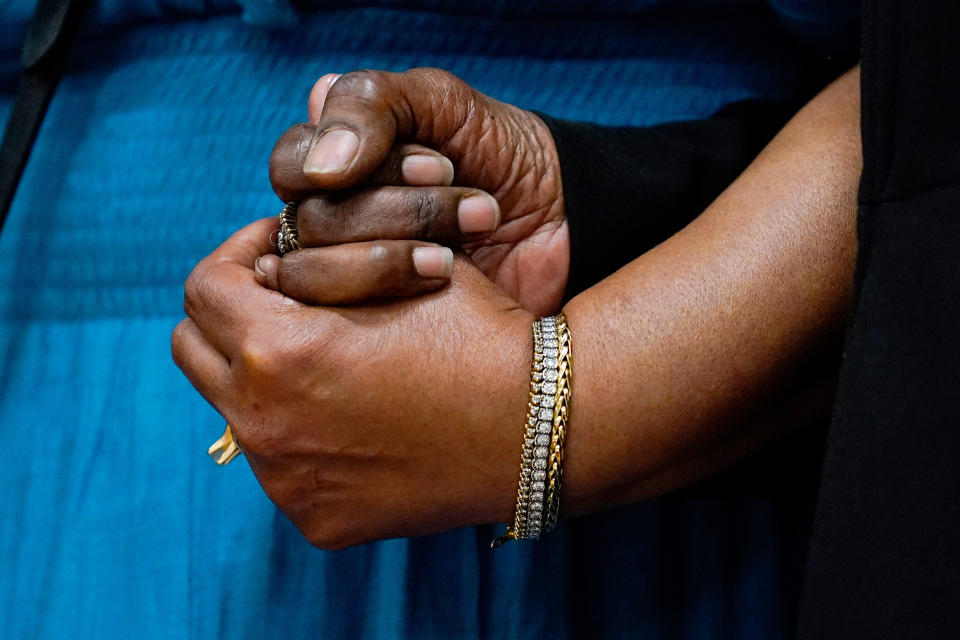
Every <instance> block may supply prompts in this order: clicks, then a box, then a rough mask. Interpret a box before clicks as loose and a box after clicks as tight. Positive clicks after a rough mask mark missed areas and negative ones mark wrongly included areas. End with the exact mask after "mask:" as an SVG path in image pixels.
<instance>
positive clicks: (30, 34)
mask: <svg viewBox="0 0 960 640" xmlns="http://www.w3.org/2000/svg"><path fill="white" fill-rule="evenodd" d="M86 4H87V0H39V2H38V3H37V8H36V10H35V11H34V13H33V18H32V19H31V21H30V26H29V27H28V28H27V36H26V39H25V40H24V43H23V51H22V54H21V62H22V63H23V75H22V76H21V77H20V83H19V85H18V86H17V96H16V98H15V100H14V103H13V111H12V112H11V114H10V120H9V121H8V122H7V129H6V131H5V132H4V134H3V142H2V143H0V231H2V230H3V223H4V222H6V219H7V212H8V211H9V210H10V203H11V202H13V194H14V193H16V190H17V184H18V183H19V182H20V176H21V175H22V174H23V168H24V167H25V166H26V164H27V158H29V157H30V148H31V147H32V146H33V141H34V139H35V138H36V136H37V131H38V130H39V129H40V123H41V122H43V116H44V113H46V111H47V105H48V104H49V103H50V98H51V97H52V96H53V92H54V90H55V89H56V87H57V82H58V81H59V80H60V76H61V74H62V73H63V68H64V66H65V65H66V59H67V51H68V50H69V45H70V40H72V36H73V35H74V33H75V32H76V27H77V24H78V23H79V22H80V17H81V14H82V13H83V8H84V6H85V5H86Z"/></svg>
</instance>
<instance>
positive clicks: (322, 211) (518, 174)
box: [270, 69, 570, 315]
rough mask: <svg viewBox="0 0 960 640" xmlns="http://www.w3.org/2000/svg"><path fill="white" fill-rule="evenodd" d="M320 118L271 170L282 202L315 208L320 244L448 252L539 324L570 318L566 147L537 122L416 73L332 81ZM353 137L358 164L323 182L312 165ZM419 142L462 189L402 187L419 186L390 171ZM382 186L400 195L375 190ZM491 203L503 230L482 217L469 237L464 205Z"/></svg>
mask: <svg viewBox="0 0 960 640" xmlns="http://www.w3.org/2000/svg"><path fill="white" fill-rule="evenodd" d="M331 79H333V80H335V82H333V83H332V86H331V83H330V80H331ZM310 117H311V122H310V123H308V124H304V125H298V126H296V127H293V128H291V129H290V130H288V131H287V132H286V133H285V134H284V135H283V137H282V138H281V139H280V141H279V142H278V143H277V146H276V148H275V150H274V153H273V157H272V158H271V162H270V177H271V181H272V182H273V186H274V190H275V191H276V192H277V195H279V196H280V198H281V199H283V200H294V201H300V200H303V199H305V200H304V202H303V204H302V205H301V211H302V214H301V220H302V222H301V225H302V226H303V229H304V233H306V234H307V239H308V240H309V244H311V245H319V244H336V243H340V242H354V241H360V240H382V239H410V238H417V239H420V240H435V241H438V242H443V243H446V244H450V245H453V246H458V247H462V248H463V250H464V251H465V252H466V254H467V255H469V256H470V258H471V260H472V261H473V263H474V264H476V265H477V267H478V268H479V269H480V270H481V271H482V272H483V273H484V274H485V275H486V276H487V277H488V278H490V280H492V281H493V282H494V283H496V284H497V285H498V286H499V287H500V288H501V289H503V290H504V291H505V292H506V293H507V294H508V295H509V296H511V297H512V298H514V299H515V300H517V301H519V302H520V304H521V305H522V306H523V307H524V308H525V309H527V310H529V311H530V312H531V313H535V314H539V315H545V314H548V313H552V312H554V311H556V309H557V308H559V305H560V302H561V300H562V297H563V290H564V286H565V285H566V280H567V273H568V271H569V266H570V243H569V235H568V230H567V222H566V218H565V216H564V212H563V190H562V186H561V180H560V165H559V160H558V157H557V151H556V147H555V146H554V143H553V137H552V136H551V135H550V131H549V129H547V126H546V125H545V124H544V123H543V121H542V120H540V118H538V117H537V116H536V115H535V114H533V113H531V112H529V111H524V110H522V109H518V108H517V107H514V106H513V105H509V104H505V103H503V102H500V101H498V100H494V99H493V98H490V97H488V96H485V95H483V94H482V93H480V92H478V91H477V90H475V89H473V88H472V87H470V86H469V85H467V84H466V83H464V82H463V81H462V80H460V79H459V78H456V77H455V76H453V75H451V74H450V73H448V72H446V71H442V70H439V69H412V70H410V71H407V72H405V73H388V72H383V71H358V72H353V73H349V74H346V75H344V76H341V77H337V76H332V75H329V76H324V77H323V78H321V79H320V80H319V81H318V82H317V84H316V86H315V87H314V90H313V91H312V92H311V96H310ZM344 131H350V132H354V133H356V134H357V136H358V139H359V143H358V146H357V150H356V153H355V155H354V156H353V158H352V160H350V161H349V162H348V163H347V164H346V166H344V167H342V168H341V169H340V170H339V171H330V172H320V171H318V170H317V169H318V167H317V166H316V164H315V163H311V162H310V158H309V154H310V152H311V150H313V149H316V147H317V146H318V142H319V139H320V137H321V134H330V133H334V134H337V135H340V134H341V133H342V132H344ZM410 143H414V144H418V145H425V146H426V147H427V148H429V149H435V150H436V151H438V152H440V154H442V155H443V156H445V157H446V158H449V160H450V161H451V163H452V166H453V169H454V175H453V186H445V185H443V184H440V183H439V182H436V181H433V182H431V181H430V180H429V178H427V177H426V176H420V177H419V179H418V180H417V181H416V183H417V184H419V185H424V184H432V185H435V186H429V187H424V188H418V189H411V188H410V187H408V186H401V185H408V184H411V182H410V180H405V179H400V180H398V179H397V178H396V170H395V169H393V170H391V169H390V167H396V166H397V165H398V164H402V159H401V160H400V161H399V162H398V158H402V156H403V155H404V154H403V152H402V151H401V147H402V145H403V144H410ZM421 148H422V147H421ZM439 173H440V172H439V171H438V172H435V173H434V175H439ZM385 175H386V177H385ZM383 184H389V185H396V186H392V187H391V188H387V189H370V187H371V186H373V185H377V186H379V185H383ZM355 188H361V189H364V188H365V190H362V191H360V193H358V194H355V195H349V196H347V198H346V200H345V199H344V196H343V195H338V194H339V193H340V192H342V191H343V190H345V189H355ZM318 191H320V192H321V194H320V195H318V194H317V192H318ZM331 192H335V193H331ZM487 194H489V195H490V196H492V197H493V200H492V201H491V202H492V203H493V204H492V206H491V208H497V209H499V211H498V212H497V213H496V215H494V216H493V217H494V218H495V219H494V220H493V221H492V222H491V223H490V224H487V225H484V224H482V223H481V221H482V219H483V215H482V211H474V214H475V215H473V216H468V219H469V220H470V222H471V224H470V225H468V226H467V230H466V231H464V230H463V229H462V228H461V227H462V226H463V225H462V224H458V220H460V221H462V220H463V216H459V215H458V212H457V206H458V204H459V203H460V202H462V201H463V200H464V199H465V198H467V197H469V196H471V195H474V196H481V197H482V196H485V195H487ZM481 208H482V207H480V206H479V203H478V206H477V207H475V209H481ZM383 211H391V215H389V216H383V215H382V212H383ZM345 212H348V214H347V215H345Z"/></svg>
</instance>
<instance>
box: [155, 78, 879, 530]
mask: <svg viewBox="0 0 960 640" xmlns="http://www.w3.org/2000/svg"><path fill="white" fill-rule="evenodd" d="M353 86H354V85H353V84H351V83H347V85H346V88H350V87H353ZM359 86H360V87H366V88H369V86H368V85H366V84H365V83H363V82H361V83H360V84H359ZM336 88H337V87H336V84H334V85H333V88H332V89H331V94H332V93H333V91H334V90H336ZM858 94H859V74H858V71H857V70H854V71H852V72H850V73H848V74H846V75H845V76H844V77H842V78H841V79H839V80H838V81H836V82H835V83H833V84H832V85H831V86H830V87H828V88H827V89H825V90H824V91H823V92H822V93H821V95H819V96H817V97H816V98H815V99H814V100H813V101H811V103H810V104H808V105H807V106H806V107H804V109H802V110H801V111H800V113H798V114H797V116H796V117H795V118H794V119H793V120H792V121H791V122H790V123H789V124H788V125H787V126H786V127H785V128H784V130H783V131H782V132H781V133H780V134H779V135H778V136H777V137H776V138H775V139H774V140H773V141H772V142H771V144H770V145H769V146H768V147H767V149H765V150H764V152H763V153H762V154H761V155H760V156H759V157H758V158H757V159H756V160H755V161H754V163H753V164H752V165H751V166H750V167H749V168H748V169H747V170H746V171H745V172H744V174H743V175H742V176H740V178H738V179H737V180H736V181H735V182H734V183H733V184H732V185H731V186H730V187H729V188H728V189H727V190H726V191H725V192H724V193H723V194H722V195H721V196H720V197H719V198H718V199H717V201H716V202H714V203H713V204H712V205H711V206H710V207H708V209H707V210H706V211H704V212H703V214H702V215H701V216H699V217H698V218H697V220H696V221H694V222H693V223H692V224H691V225H689V226H688V227H687V228H685V229H684V230H682V231H681V232H679V233H678V234H676V235H675V236H674V237H672V238H670V239H669V240H667V241H666V242H664V243H663V244H662V245H660V246H659V247H657V248H655V249H654V250H652V251H650V252H648V253H647V254H645V255H643V256H641V257H640V258H638V259H637V260H635V261H633V262H632V263H630V264H629V265H627V266H625V267H624V268H623V269H621V270H619V271H618V272H617V273H615V274H613V275H612V276H611V277H609V278H607V279H606V280H604V281H603V282H601V283H600V284H598V285H597V286H595V287H593V288H591V289H589V290H588V291H586V292H584V293H582V294H581V295H579V296H577V297H576V298H575V299H574V300H572V301H571V302H570V303H569V304H568V305H567V306H566V307H565V312H566V314H567V317H568V321H569V324H570V327H571V332H572V335H573V354H574V356H573V357H574V376H575V377H574V396H573V400H572V406H571V418H570V422H569V425H568V433H569V435H568V440H567V455H566V460H567V462H566V470H565V485H564V492H563V501H562V509H563V512H564V513H565V514H579V513H586V512H590V511H593V510H596V509H600V508H603V507H607V506H611V505H616V504H624V503H628V502H632V501H636V500H640V499H643V498H645V497H649V496H652V495H657V494H660V493H662V492H665V491H669V490H671V489H674V488H676V487H679V486H683V485H684V484H687V483H689V482H691V481H693V480H696V479H698V478H701V477H703V476H704V475H706V474H709V473H711V472H713V471H715V470H716V469H719V468H722V467H723V466H725V465H728V464H730V463H732V462H733V461H735V460H737V459H739V458H741V457H742V456H744V455H745V454H747V453H748V452H750V451H752V450H754V449H755V448H756V447H758V446H760V445H761V444H762V443H764V442H766V441H768V440H770V439H771V438H774V437H776V436H777V435H778V434H779V433H782V432H783V431H784V430H786V429H790V428H792V427H794V426H795V425H796V423H797V422H798V421H800V420H801V419H802V415H803V414H804V412H805V411H816V410H817V409H818V408H820V407H821V406H822V404H823V402H824V398H823V397H822V394H821V395H818V394H819V390H818V385H817V380H818V379H820V378H821V377H826V376H828V375H829V372H830V370H829V369H828V368H823V367H821V368H815V371H817V372H818V373H814V374H805V375H804V376H803V377H801V378H798V372H801V371H803V368H804V367H808V366H809V365H810V363H811V362H812V361H815V360H816V356H817V354H818V353H820V352H822V351H823V350H824V349H825V348H826V347H828V346H829V345H830V344H831V342H832V340H833V339H834V338H835V336H836V335H837V333H838V332H839V331H840V330H841V328H842V325H843V320H844V317H845V314H846V310H847V307H848V304H849V300H850V294H851V288H852V287H851V281H852V272H853V264H854V256H855V248H856V242H855V212H856V186H857V181H858V179H859V172H860V145H859V103H858ZM363 97H364V98H365V100H364V101H361V102H354V103H353V106H352V107H351V108H352V109H354V110H357V111H360V112H362V111H363V109H364V108H367V107H370V105H373V106H372V107H370V108H371V109H373V111H374V112H376V113H384V112H383V111H382V110H381V109H380V107H378V106H377V105H378V104H379V103H378V101H377V100H376V99H372V96H371V94H370V93H364V94H363ZM374 97H375V96H374ZM344 104H346V101H344ZM444 104H446V103H444ZM328 105H329V102H327V104H325V105H324V107H323V109H324V112H326V109H327V106H328ZM364 105H367V107H364ZM424 108H430V109H435V108H439V107H437V106H436V105H426V106H424ZM368 116H369V114H363V113H361V114H360V116H359V120H358V122H360V123H361V125H362V126H361V125H358V126H361V128H360V129H359V131H360V132H361V133H362V134H364V135H366V134H367V133H370V135H371V139H376V140H382V141H383V142H382V143H381V144H379V145H376V146H375V147H370V148H375V149H376V150H377V153H378V154H380V153H381V152H382V154H388V153H389V151H384V150H389V149H393V148H395V147H396V143H397V140H396V139H393V138H391V137H390V136H387V137H383V136H381V135H380V133H378V132H377V131H372V130H371V131H370V132H368V131H367V129H363V127H373V128H374V129H375V128H376V127H378V126H386V128H387V129H390V126H389V124H387V125H384V124H383V123H384V120H383V119H376V118H373V119H369V118H368ZM440 119H441V120H442V118H440ZM415 120H416V122H418V123H421V122H425V121H429V119H424V118H420V117H418V118H416V119H415ZM454 120H456V118H454ZM322 122H323V118H321V123H322ZM363 123H367V124H363ZM371 123H372V124H371ZM395 131H401V128H399V127H398V128H397V129H395ZM416 131H419V129H416V130H415V132H416ZM361 137H362V136H361ZM418 141H419V142H425V140H424V138H419V139H418ZM438 147H439V145H438ZM451 148H452V147H451ZM451 148H447V149H442V150H443V151H444V153H445V154H447V155H450V157H451V160H453V163H454V165H455V166H458V157H457V156H455V154H451V153H450V150H451ZM359 149H360V152H361V154H362V153H364V149H365V147H363V146H361V147H359ZM468 155H469V154H468ZM520 155H521V156H526V155H536V154H535V153H532V152H530V153H526V152H525V153H522V154H520ZM377 157H381V156H377ZM463 157H465V156H461V157H460V158H461V159H462V158H463ZM491 162H492V161H491ZM495 164H496V163H492V165H491V166H493V165H495ZM351 166H358V165H351ZM370 166H375V163H372V162H371V164H370ZM345 175H346V174H345ZM351 175H352V174H351ZM371 175H372V174H371ZM458 175H460V174H458ZM341 177H342V176H341ZM312 179H313V178H311V180H312ZM351 179H352V178H351ZM324 186H325V188H332V187H333V186H334V185H329V184H327V185H324ZM424 188H426V189H432V187H424ZM518 201H522V198H520V199H519V200H518ZM501 208H502V210H503V212H504V213H503V217H504V219H506V218H507V217H508V216H509V215H510V213H509V211H510V210H511V209H510V207H508V206H504V204H503V202H501ZM438 211H441V210H439V209H438ZM394 215H396V216H401V217H402V216H404V215H408V216H419V215H420V213H419V212H418V211H411V210H409V209H404V208H403V207H398V208H397V209H396V210H392V211H391V216H394ZM446 215H448V216H456V215H457V212H456V211H447V212H446ZM391 224H393V223H391ZM274 227H275V223H274V222H273V221H271V220H263V221H260V222H258V223H255V224H253V225H250V226H249V227H246V228H244V229H242V230H241V231H239V232H238V233H237V234H235V235H234V236H233V237H232V238H231V239H230V240H228V241H227V242H226V243H225V244H224V245H223V246H222V247H221V248H220V249H218V250H217V251H216V252H215V253H214V254H213V255H211V256H210V257H209V258H207V259H205V260H204V261H203V262H201V263H200V265H198V267H197V269H196V270H195V271H194V273H193V274H191V277H190V279H189V280H188V282H187V285H186V287H185V289H186V296H185V307H186V310H187V314H188V316H189V318H188V319H187V320H184V322H183V323H181V324H180V325H179V326H178V328H177V330H176V332H175V333H174V337H173V352H174V358H175V360H176V361H177V364H178V365H179V366H180V367H181V368H182V369H183V371H184V372H185V374H186V375H187V376H188V377H189V378H190V380H191V381H192V382H193V383H194V385H195V386H197V388H198V390H200V392H201V393H203V394H204V396H205V397H206V398H207V399H208V400H209V401H210V402H211V403H212V404H213V405H214V406H215V407H217V409H218V410H219V411H220V412H221V414H222V415H223V416H224V417H225V418H226V419H227V420H228V421H229V422H230V423H231V424H232V425H233V427H234V430H235V432H236V434H237V436H238V438H239V440H240V442H241V444H242V446H243V448H244V452H245V454H246V456H247V459H248V460H249V461H250V464H251V467H252V468H253V470H254V472H255V473H256V474H257V477H258V479H259V480H260V482H261V484H262V485H263V487H264V490H265V491H266V492H267V494H268V495H269V496H270V497H271V499H273V500H274V502H276V503H277V505H278V506H279V507H280V508H281V509H282V510H283V511H284V513H286V514H287V515H288V516H289V517H290V519H291V520H292V521H293V522H294V524H296V525H297V526H298V527H299V528H300V530H301V531H302V532H303V533H304V535H305V536H306V537H307V539H308V540H310V541H311V542H313V543H314V544H316V545H317V546H320V547H322V548H325V549H338V548H342V547H344V546H349V545H351V544H357V543H361V542H365V541H369V540H374V539H380V538H385V537H392V536H406V535H420V534H426V533H432V532H436V531H442V530H447V529H451V528H455V527H458V526H463V525H467V524H475V523H488V522H506V521H508V520H510V519H511V518H512V512H513V506H514V500H515V493H516V482H517V468H518V464H517V463H518V458H519V449H520V434H521V430H522V422H523V416H524V413H525V407H526V400H527V398H526V387H527V379H528V376H529V359H530V335H529V332H530V322H531V320H532V319H533V317H534V316H533V315H532V314H531V313H530V312H529V311H527V310H525V309H524V308H523V306H521V305H520V304H519V303H518V302H517V301H516V300H514V299H512V298H511V297H510V296H508V295H506V294H505V293H504V292H503V291H502V290H501V289H500V288H498V287H497V286H494V285H493V284H491V282H490V280H488V279H487V278H485V277H484V274H483V273H481V271H480V270H478V269H477V267H476V266H475V265H474V264H472V263H471V262H470V261H469V260H467V259H466V258H464V257H460V258H458V259H457V260H456V261H455V265H454V269H453V274H452V277H451V278H450V282H449V285H447V286H444V287H442V288H440V289H439V290H438V291H436V292H434V293H430V294H427V295H422V296H419V297H415V298H411V299H401V300H397V301H395V302H390V303H383V302H377V303H372V304H370V303H367V304H357V305H354V306H350V307H334V306H324V305H322V304H317V305H314V306H308V305H305V304H303V303H302V302H299V301H297V300H294V299H293V298H291V297H289V296H288V295H284V292H287V290H288V288H290V287H292V286H293V285H292V283H294V282H296V283H297V284H296V286H297V287H299V289H297V292H298V294H299V295H301V296H302V297H304V298H306V299H311V300H313V301H317V302H318V303H319V302H322V301H323V300H324V296H328V295H331V294H330V293H329V292H330V288H331V287H333V288H334V289H336V288H337V287H339V289H337V291H336V295H337V296H339V297H340V298H341V299H342V298H343V297H344V293H343V292H344V291H346V290H348V289H349V287H350V286H351V284H350V283H351V282H352V281H353V279H352V278H351V279H347V281H346V282H341V283H339V284H337V282H336V279H337V278H340V277H342V272H341V273H339V274H338V273H335V272H334V271H333V270H331V269H329V268H328V270H327V271H326V272H325V273H328V274H331V273H332V274H333V275H331V276H324V275H323V273H324V272H319V274H318V275H317V276H316V277H311V276H312V275H314V274H315V272H313V271H312V270H311V267H310V264H309V262H302V263H300V265H299V266H298V267H296V268H293V267H290V266H288V263H290V264H294V263H295V261H308V260H309V259H307V258H295V257H294V255H295V254H291V255H290V256H288V257H285V258H284V259H282V260H280V259H279V258H276V257H272V258H269V259H267V258H263V259H261V260H260V263H261V265H264V264H266V266H267V268H265V269H261V271H262V275H258V274H257V273H256V272H255V271H254V267H255V263H256V261H257V258H258V257H259V256H262V255H263V254H266V253H268V252H269V249H270V247H269V242H268V240H267V237H268V236H269V234H270V231H271V230H272V229H273V228H274ZM398 241H399V242H411V241H412V240H411V239H406V240H398ZM520 244H522V240H521V241H517V246H519V245H520ZM351 246H352V245H350V244H344V245H339V246H337V247H332V246H327V247H322V248H319V249H305V250H304V251H302V252H297V253H301V254H303V255H309V254H310V252H312V251H332V250H335V249H337V250H342V251H347V250H349V248H350V247H351ZM362 250H366V251H370V250H371V248H370V247H369V246H367V247H366V248H365V249H362ZM411 251H412V250H411ZM330 255H331V254H328V259H329V260H332V261H336V260H338V259H339V258H337V257H336V256H334V257H332V258H331V257H330ZM393 255H395V259H396V260H397V261H398V262H397V264H395V265H393V266H390V267H389V269H387V270H392V269H394V268H395V267H396V269H397V270H398V273H407V274H408V275H409V274H410V273H411V271H410V270H409V262H410V261H411V260H412V258H411V257H410V256H411V253H409V252H405V251H397V252H395V254H393ZM473 257H474V258H476V252H475V253H474V254H473ZM404 260H406V261H407V262H405V263H404V262H403V261H404ZM355 262H356V264H358V265H361V266H360V267H358V268H362V263H363V260H362V259H360V260H355ZM387 264H389V263H384V265H387ZM404 264H406V267H405V268H406V269H407V270H406V271H403V270H402V269H401V267H403V265H404ZM384 265H381V266H384ZM381 270H382V269H381ZM414 271H416V269H414ZM376 272H377V269H376V268H373V269H372V270H371V271H369V272H368V273H370V274H375V273H376ZM357 281H358V282H365V280H364V278H360V279H358V280H357ZM265 284H266V285H269V286H264V285H265ZM271 286H272V287H273V288H271ZM365 286H366V285H365ZM274 289H277V290H274ZM360 297H362V296H360Z"/></svg>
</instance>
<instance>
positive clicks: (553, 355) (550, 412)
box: [492, 313, 571, 547]
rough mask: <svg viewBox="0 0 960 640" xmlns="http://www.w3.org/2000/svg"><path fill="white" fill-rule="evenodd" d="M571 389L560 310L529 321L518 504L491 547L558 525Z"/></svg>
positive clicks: (566, 331) (567, 336) (567, 345)
mask: <svg viewBox="0 0 960 640" xmlns="http://www.w3.org/2000/svg"><path fill="white" fill-rule="evenodd" d="M570 394H571V370H570V331H569V329H568V328H567V319H566V317H565V316H564V315H563V314H562V313H561V314H559V315H557V316H552V317H547V318H542V319H540V320H537V321H536V322H534V323H533V366H532V367H531V373H530V402H529V404H528V414H527V417H526V422H525V424H524V439H523V449H522V454H521V459H520V482H519V487H518V489H517V509H516V513H515V515H514V520H513V524H512V525H511V526H510V527H509V528H508V529H507V532H506V533H505V534H504V535H502V536H500V537H499V538H497V539H496V540H494V541H493V545H492V546H494V547H498V546H500V545H501V544H503V543H504V542H506V541H507V540H520V539H534V540H536V539H537V538H539V537H540V536H541V535H542V534H544V533H548V532H549V531H551V530H552V529H553V528H554V527H555V526H556V524H557V516H558V514H559V511H560V488H561V485H562V484H563V446H564V441H565V439H566V430H567V414H568V411H569V405H570Z"/></svg>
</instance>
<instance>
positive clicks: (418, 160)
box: [400, 153, 453, 187]
mask: <svg viewBox="0 0 960 640" xmlns="http://www.w3.org/2000/svg"><path fill="white" fill-rule="evenodd" d="M400 174H401V175H402V176H403V181H404V182H406V183H407V184H409V185H413V186H418V187H430V186H447V187H448V186H450V185H451V184H452V183H453V163H452V162H450V160H448V159H447V158H445V157H443V156H427V155H423V154H419V153H416V154H413V155H409V156H406V157H405V158H404V159H403V162H401V163H400Z"/></svg>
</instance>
